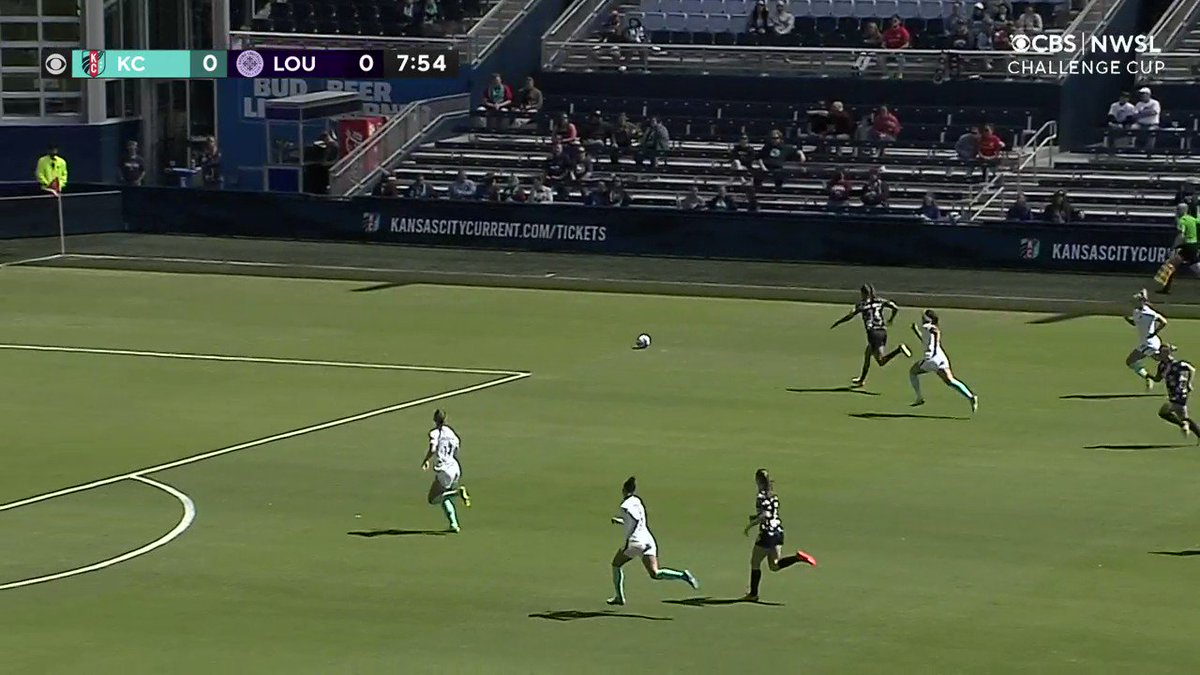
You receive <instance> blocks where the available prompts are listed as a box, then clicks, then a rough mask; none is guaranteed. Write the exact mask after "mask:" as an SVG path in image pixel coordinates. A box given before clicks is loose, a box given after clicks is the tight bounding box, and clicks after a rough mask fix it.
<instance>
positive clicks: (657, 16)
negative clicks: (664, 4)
mask: <svg viewBox="0 0 1200 675" xmlns="http://www.w3.org/2000/svg"><path fill="white" fill-rule="evenodd" d="M642 28H645V29H646V30H647V31H648V32H649V33H651V38H650V39H651V41H652V42H657V40H655V39H654V36H653V34H654V33H656V32H658V31H661V30H666V29H667V15H666V14H663V13H662V12H646V13H645V15H643V16H642Z"/></svg>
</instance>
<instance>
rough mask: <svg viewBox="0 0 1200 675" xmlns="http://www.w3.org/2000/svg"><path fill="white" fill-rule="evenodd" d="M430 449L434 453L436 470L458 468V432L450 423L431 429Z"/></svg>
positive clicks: (442, 470)
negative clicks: (455, 431)
mask: <svg viewBox="0 0 1200 675" xmlns="http://www.w3.org/2000/svg"><path fill="white" fill-rule="evenodd" d="M429 451H430V452H431V453H433V470H434V471H441V472H445V471H446V470H447V469H458V434H456V433H454V430H453V429H451V428H450V426H449V425H446V424H443V425H442V426H441V428H434V429H431V430H430V431H429ZM455 473H457V471H455Z"/></svg>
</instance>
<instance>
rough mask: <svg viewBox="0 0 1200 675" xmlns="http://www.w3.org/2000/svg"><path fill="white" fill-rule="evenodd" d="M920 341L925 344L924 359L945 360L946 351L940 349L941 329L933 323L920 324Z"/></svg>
mask: <svg viewBox="0 0 1200 675" xmlns="http://www.w3.org/2000/svg"><path fill="white" fill-rule="evenodd" d="M921 342H922V343H923V344H924V345H925V360H926V361H945V360H946V352H945V351H943V350H942V331H941V330H939V329H938V327H937V326H936V325H935V324H932V323H924V324H921Z"/></svg>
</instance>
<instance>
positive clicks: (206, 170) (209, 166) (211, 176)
mask: <svg viewBox="0 0 1200 675" xmlns="http://www.w3.org/2000/svg"><path fill="white" fill-rule="evenodd" d="M200 180H201V181H202V182H203V183H204V187H206V188H208V189H210V190H219V189H221V185H223V184H224V183H225V178H224V177H223V176H222V175H221V151H220V149H218V148H217V139H215V138H213V137H212V136H209V137H208V138H207V139H206V140H205V141H204V150H203V151H202V152H201V153H200Z"/></svg>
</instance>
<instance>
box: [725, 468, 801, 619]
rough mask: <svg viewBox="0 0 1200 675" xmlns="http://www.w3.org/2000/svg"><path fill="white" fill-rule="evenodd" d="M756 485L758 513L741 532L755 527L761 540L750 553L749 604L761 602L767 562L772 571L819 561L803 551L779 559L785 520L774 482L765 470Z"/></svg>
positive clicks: (756, 477)
mask: <svg viewBox="0 0 1200 675" xmlns="http://www.w3.org/2000/svg"><path fill="white" fill-rule="evenodd" d="M754 483H755V484H756V485H757V486H758V495H757V496H756V497H755V498H754V510H755V514H754V515H752V516H750V523H749V524H748V525H746V529H745V530H743V531H742V534H749V533H750V530H752V529H754V526H756V525H757V526H758V539H755V540H754V549H753V550H751V552H750V592H749V593H747V594H746V597H745V598H743V599H744V600H747V601H749V602H758V584H759V582H760V581H762V563H763V560H764V559H765V560H766V561H767V566H768V567H770V568H771V571H772V572H778V571H779V570H782V569H787V568H788V567H791V566H792V565H795V564H796V563H798V562H804V563H808V564H809V565H812V566H813V567H816V566H817V561H816V559H815V558H813V557H812V556H811V555H809V554H807V553H805V552H804V551H796V553H795V555H789V556H788V557H786V558H781V557H780V556H781V555H783V521H781V520H780V519H779V497H778V495H776V494H775V483H774V481H772V480H771V477H770V476H768V475H767V470H766V469H759V470H758V471H755V472H754Z"/></svg>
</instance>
